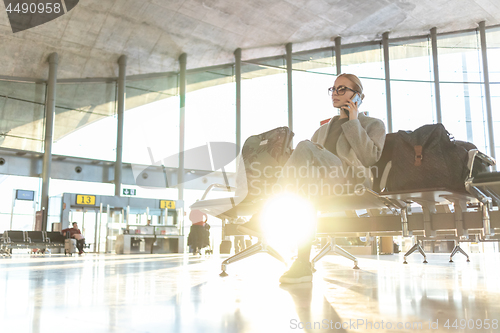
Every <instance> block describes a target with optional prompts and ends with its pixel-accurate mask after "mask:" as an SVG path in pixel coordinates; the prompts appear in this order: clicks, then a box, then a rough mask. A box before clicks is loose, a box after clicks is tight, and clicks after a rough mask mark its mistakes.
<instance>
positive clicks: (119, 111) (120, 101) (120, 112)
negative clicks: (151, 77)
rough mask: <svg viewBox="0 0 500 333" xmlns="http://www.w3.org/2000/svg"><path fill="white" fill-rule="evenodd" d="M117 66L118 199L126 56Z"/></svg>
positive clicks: (116, 164) (116, 187) (116, 169)
mask: <svg viewBox="0 0 500 333" xmlns="http://www.w3.org/2000/svg"><path fill="white" fill-rule="evenodd" d="M118 66H119V67H118V68H119V71H118V94H117V96H118V97H117V99H118V100H117V103H118V108H117V115H118V128H117V131H116V162H115V196H118V197H119V196H120V195H121V187H122V155H123V116H124V112H125V95H126V91H125V81H126V70H127V56H125V55H122V56H121V57H120V58H119V59H118Z"/></svg>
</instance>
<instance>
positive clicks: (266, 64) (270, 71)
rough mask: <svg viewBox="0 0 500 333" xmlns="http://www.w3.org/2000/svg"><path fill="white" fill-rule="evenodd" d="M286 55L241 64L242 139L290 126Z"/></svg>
mask: <svg viewBox="0 0 500 333" xmlns="http://www.w3.org/2000/svg"><path fill="white" fill-rule="evenodd" d="M287 96H288V95H287V74H286V64H285V58H280V59H275V60H267V61H256V62H255V64H253V63H243V64H242V66H241V141H242V144H243V143H244V142H245V140H246V139H247V138H248V137H249V136H251V135H254V134H259V133H262V132H266V131H269V130H271V129H273V128H276V127H280V126H288V97H287Z"/></svg>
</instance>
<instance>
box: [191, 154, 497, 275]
mask: <svg viewBox="0 0 500 333" xmlns="http://www.w3.org/2000/svg"><path fill="white" fill-rule="evenodd" d="M475 161H481V163H483V165H487V166H489V167H491V166H492V165H494V164H495V161H494V160H493V159H492V158H490V157H488V156H486V155H484V154H482V153H480V152H479V151H478V150H475V149H472V150H470V151H469V160H468V169H469V170H470V172H469V175H468V177H467V179H466V180H465V189H466V191H456V190H449V189H446V188H431V189H429V188H426V189H415V190H411V191H400V192H384V191H382V190H381V189H380V188H375V190H368V189H366V190H365V191H364V192H363V193H351V194H346V195H340V196H338V195H337V196H327V197H321V199H320V201H319V202H316V206H317V207H318V210H319V212H320V215H319V218H318V223H317V228H316V235H317V236H318V237H324V238H327V239H328V244H327V245H325V246H324V247H323V248H322V249H321V250H320V251H319V253H318V254H317V255H316V256H315V257H314V258H313V259H312V263H313V265H314V264H315V263H316V262H318V261H319V260H320V259H321V258H322V257H323V256H325V255H326V254H328V253H330V252H334V253H336V254H339V255H341V256H344V257H346V258H348V259H350V260H352V261H353V262H354V268H355V269H357V268H358V260H357V258H356V257H354V256H353V255H351V254H350V253H348V252H347V251H345V250H344V249H342V248H341V247H340V246H338V245H336V242H335V238H340V237H375V236H403V237H412V236H414V239H415V240H416V242H415V244H414V246H413V247H412V248H411V249H410V250H409V251H408V252H406V253H405V254H404V257H403V258H404V261H403V263H405V264H406V263H407V257H408V256H409V255H410V254H412V253H414V252H416V251H418V252H419V253H421V254H422V256H423V257H424V260H423V262H424V263H427V256H426V254H425V252H424V250H423V247H422V242H423V241H425V240H432V241H435V240H451V241H454V242H455V247H454V249H453V251H452V253H451V254H450V260H449V261H450V262H453V256H454V255H455V254H457V253H461V254H463V255H465V256H466V258H467V261H469V256H468V255H467V254H466V253H465V251H463V250H462V249H461V248H460V243H461V242H488V241H499V240H500V239H499V237H498V234H499V233H500V212H499V210H498V207H500V173H498V172H487V173H482V174H479V175H476V176H473V167H474V165H475V163H474V162H475ZM476 164H477V163H476ZM488 171H490V170H488ZM215 187H217V186H214V185H211V186H210V187H209V188H208V189H207V192H208V191H209V190H211V189H213V188H215ZM207 192H206V193H205V194H204V196H203V199H202V200H200V201H197V202H196V203H195V204H193V205H192V206H191V207H190V208H191V209H198V210H200V211H203V212H205V213H207V214H210V215H212V216H215V217H218V218H220V219H221V220H222V221H223V224H222V225H223V228H222V229H223V231H222V237H223V239H225V241H223V242H228V241H229V240H228V239H229V236H243V234H242V233H240V232H239V231H238V230H237V226H238V221H241V219H242V217H248V216H251V215H253V214H255V213H256V212H258V211H259V210H260V207H261V206H262V204H263V200H261V201H257V200H250V201H248V200H246V198H238V197H231V198H222V199H205V197H206V196H207ZM359 211H363V212H364V214H362V215H360V214H359ZM339 213H340V214H339ZM229 248H230V245H229ZM260 252H266V253H268V254H270V255H272V256H273V257H275V258H277V259H278V260H280V261H283V262H284V260H283V258H282V257H281V255H280V254H279V253H278V252H277V251H275V250H274V249H273V248H272V247H271V246H270V245H269V244H267V243H266V241H265V240H262V239H259V241H258V242H257V243H256V244H254V245H252V246H250V247H249V248H247V249H245V250H244V251H241V252H239V253H237V254H235V255H233V256H232V257H230V258H228V259H226V260H224V261H223V262H222V273H221V276H226V275H227V273H226V268H227V265H229V264H231V263H234V262H236V261H239V260H242V259H244V258H247V257H249V256H252V255H254V254H256V253H260Z"/></svg>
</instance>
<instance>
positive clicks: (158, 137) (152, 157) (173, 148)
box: [123, 75, 179, 168]
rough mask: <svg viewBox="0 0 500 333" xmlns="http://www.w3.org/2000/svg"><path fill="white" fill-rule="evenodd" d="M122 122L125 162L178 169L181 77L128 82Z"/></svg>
mask: <svg viewBox="0 0 500 333" xmlns="http://www.w3.org/2000/svg"><path fill="white" fill-rule="evenodd" d="M123 122H124V123H123V127H124V128H123V162H125V163H135V164H143V165H151V164H154V163H156V162H159V161H161V162H162V163H163V161H164V160H167V161H168V163H167V164H168V165H166V166H168V167H173V168H176V167H178V160H177V159H172V158H168V157H170V156H172V155H176V154H177V153H178V152H179V95H178V76H177V75H168V76H161V77H152V78H146V79H134V78H131V79H128V80H127V83H126V100H125V114H124V121H123Z"/></svg>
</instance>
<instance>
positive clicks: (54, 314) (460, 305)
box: [0, 254, 500, 333]
mask: <svg viewBox="0 0 500 333" xmlns="http://www.w3.org/2000/svg"><path fill="white" fill-rule="evenodd" d="M224 258H225V257H224ZM359 258H360V261H359V266H360V268H361V269H360V270H353V269H352V264H351V262H350V261H348V260H347V259H344V258H341V257H338V256H335V255H330V256H327V257H325V258H324V259H322V260H321V261H320V263H318V265H317V269H318V270H317V272H316V273H315V275H314V280H313V283H310V284H300V285H290V286H281V285H280V284H279V283H278V279H279V277H280V275H281V274H282V273H283V272H284V271H285V270H286V267H285V266H284V265H283V264H282V263H280V262H279V261H277V260H276V259H274V258H272V257H270V256H269V255H267V254H258V255H255V256H254V257H251V258H248V259H245V260H243V261H240V262H238V263H234V264H232V265H229V266H228V273H229V276H227V277H224V278H221V277H219V272H220V263H221V260H222V259H223V258H221V257H218V256H212V257H205V256H202V257H196V256H192V255H147V256H145V255H92V254H86V255H84V256H82V257H72V258H69V257H68V258H66V257H64V256H61V255H52V256H28V255H25V254H17V255H14V256H13V257H12V258H0V330H1V332H16V333H17V332H33V333H35V332H36V333H38V332H54V333H55V332H88V333H94V332H120V333H125V332H193V333H198V332H273V333H279V332H329V331H335V332H413V331H419V332H441V331H443V332H444V331H446V332H466V331H467V332H499V331H500V329H499V320H500V254H488V255H481V254H472V255H471V262H470V263H467V262H466V261H465V259H464V257H460V256H459V255H457V257H456V260H455V262H454V263H448V256H447V255H440V254H430V255H429V256H428V261H429V263H428V264H423V263H422V262H421V257H420V256H419V255H412V256H411V257H410V260H409V264H408V265H403V264H402V257H401V255H387V256H379V257H377V256H360V257H359ZM480 325H481V328H479V326H480ZM485 327H488V328H485Z"/></svg>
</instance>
